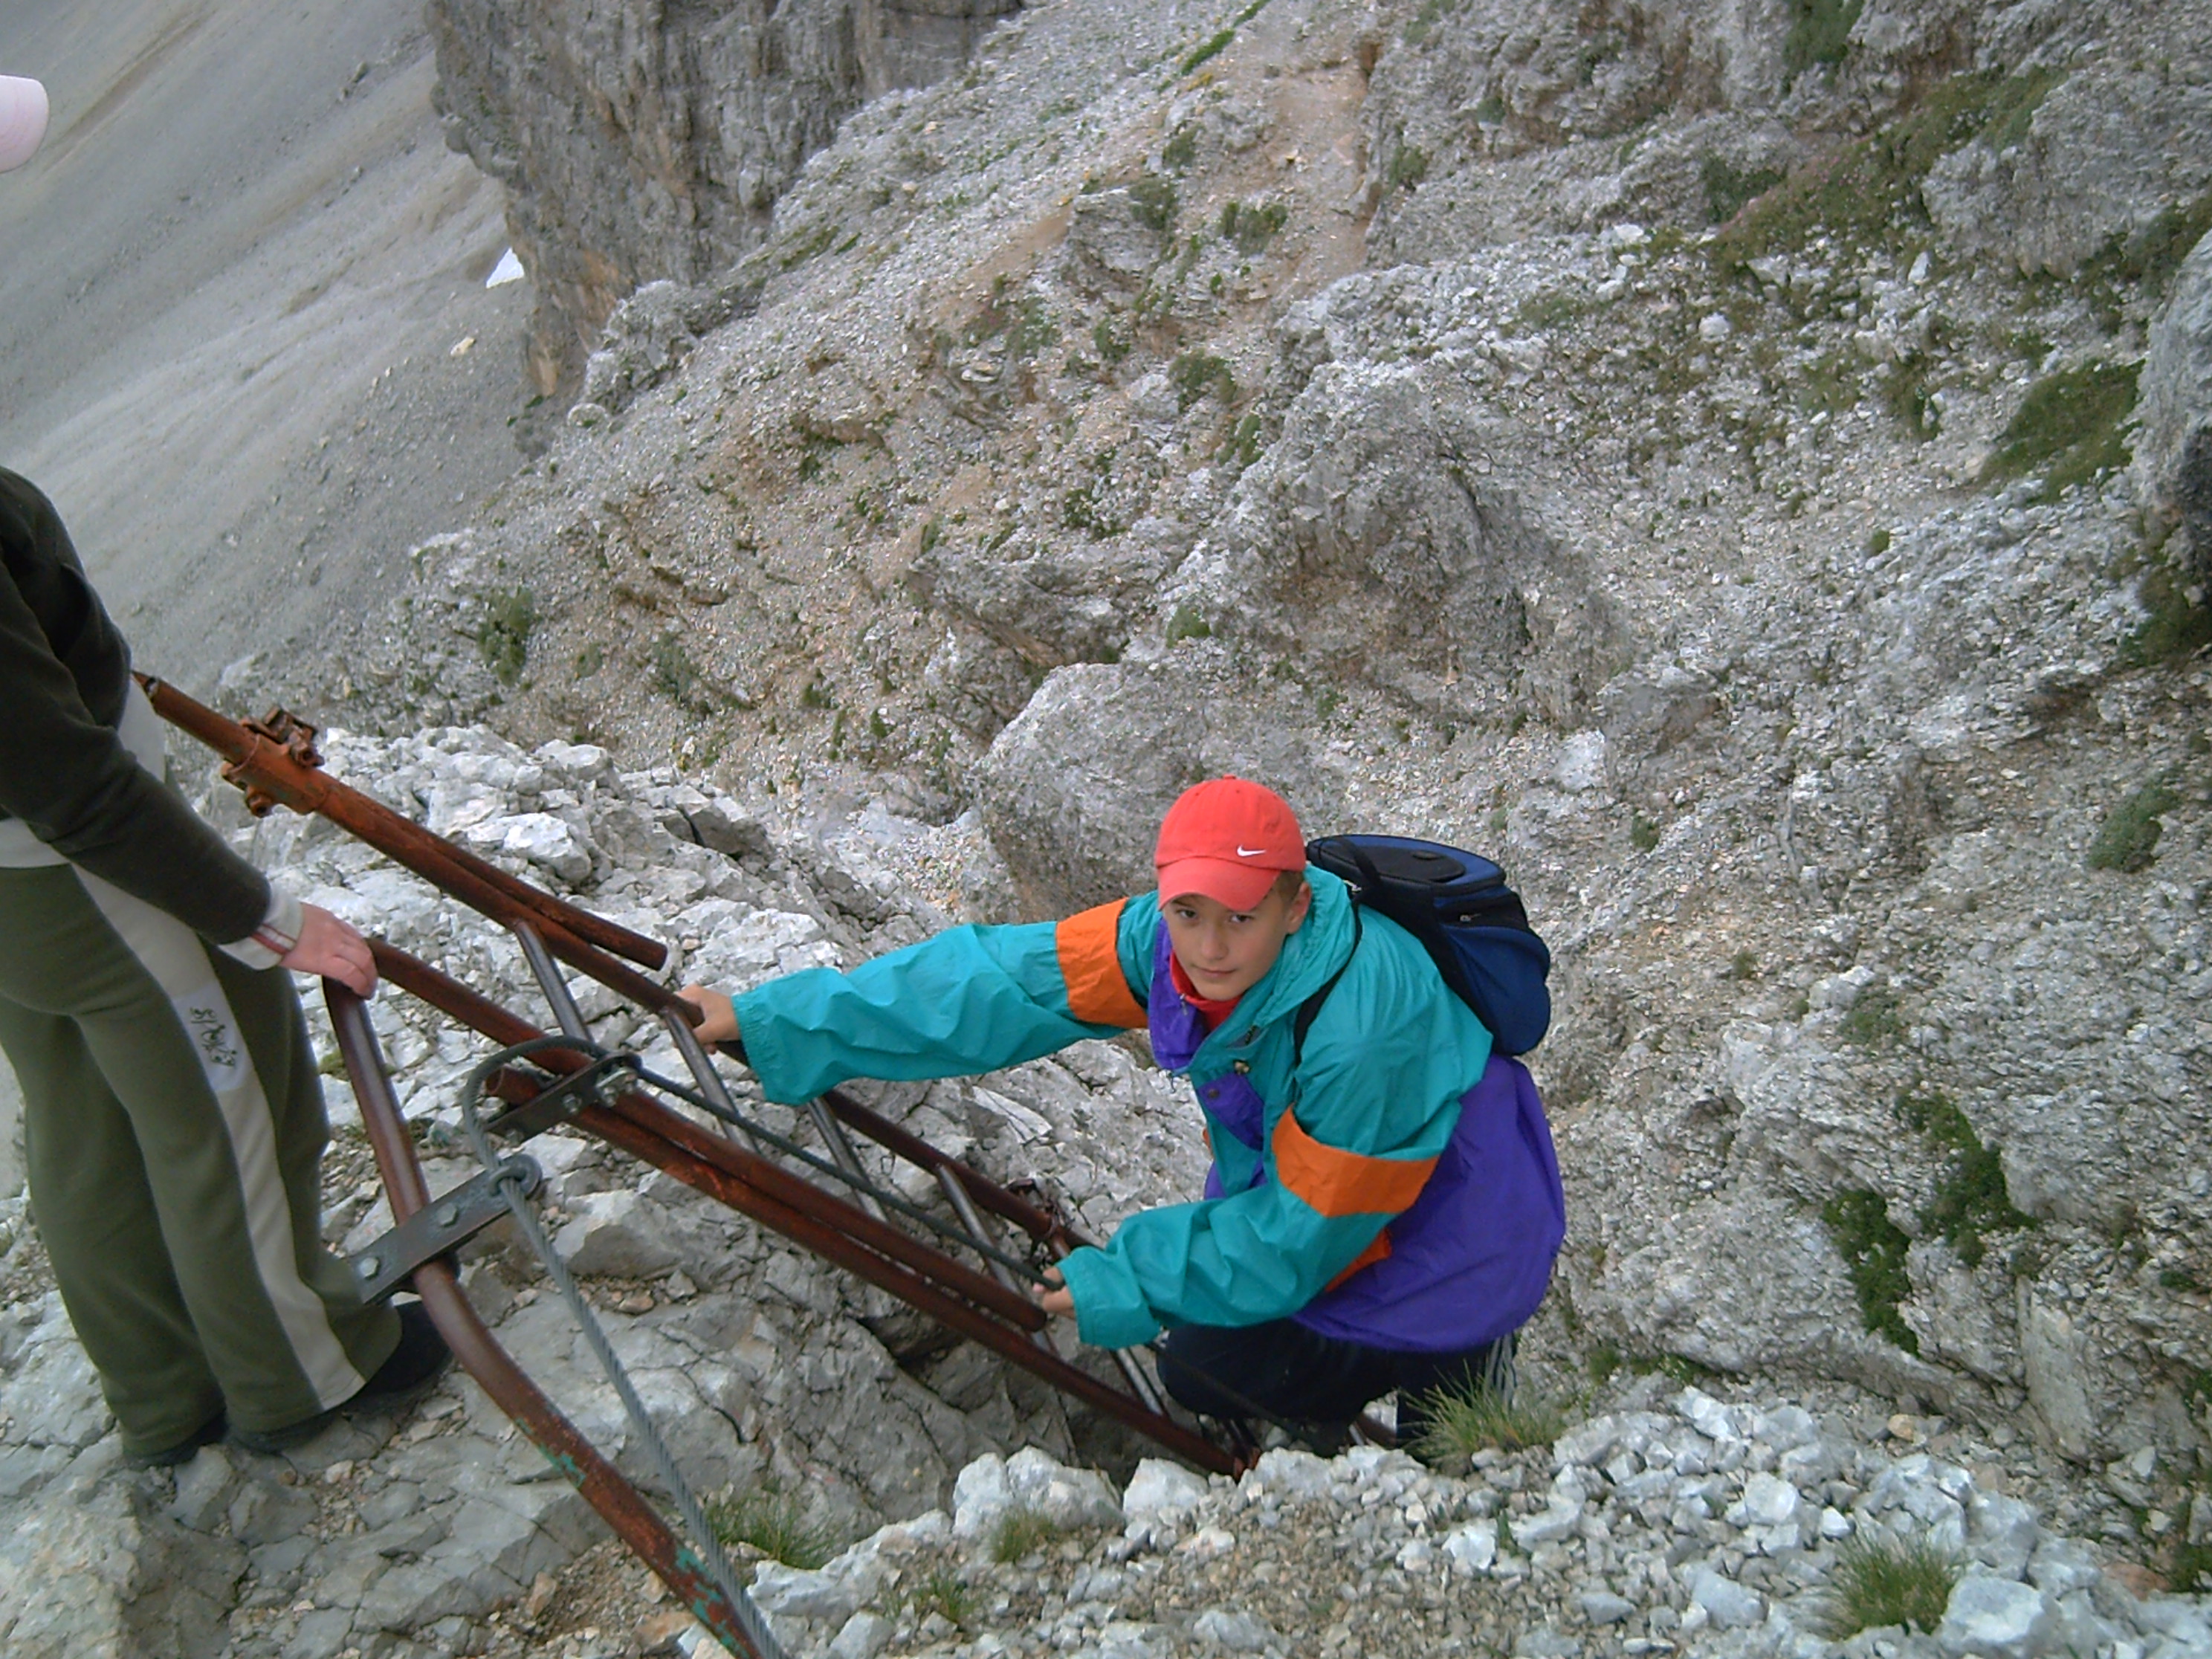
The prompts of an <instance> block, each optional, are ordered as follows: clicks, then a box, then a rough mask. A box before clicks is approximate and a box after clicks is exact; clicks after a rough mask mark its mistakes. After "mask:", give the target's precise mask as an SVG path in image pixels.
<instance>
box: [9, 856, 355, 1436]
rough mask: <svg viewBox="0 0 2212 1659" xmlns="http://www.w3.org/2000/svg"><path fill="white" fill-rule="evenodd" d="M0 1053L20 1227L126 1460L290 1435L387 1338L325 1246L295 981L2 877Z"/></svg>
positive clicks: (50, 879)
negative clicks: (272, 1433)
mask: <svg viewBox="0 0 2212 1659" xmlns="http://www.w3.org/2000/svg"><path fill="white" fill-rule="evenodd" d="M0 1049H4V1050H5V1051H6V1054H7V1056H8V1060H9V1063H10V1064H11V1065H12V1066H14V1068H15V1077H16V1081H17V1083H18V1084H19V1085H20V1086H21V1091H22V1096H23V1133H24V1152H25V1156H26V1163H27V1170H28V1174H29V1177H30V1188H31V1212H32V1216H33V1219H34V1220H35V1222H36V1223H37V1225H38V1229H39V1236H40V1239H41V1240H42V1241H43V1242H44V1243H45V1245H46V1253H47V1255H48V1256H49V1257H50V1259H51V1260H52V1263H53V1269H54V1279H55V1281H56V1283H57V1284H58V1285H59V1287H60V1290H61V1295H62V1302H63V1305H64V1307H65V1308H67V1310H69V1316H70V1323H71V1324H72V1325H73V1326H74V1327H75V1328H76V1334H77V1336H78V1339H79V1340H81V1341H82V1342H83V1344H84V1346H85V1351H86V1352H87V1353H88V1354H89V1355H90V1356H91V1358H92V1362H93V1364H94V1366H96V1367H97V1368H98V1369H99V1371H100V1383H101V1387H102V1389H104V1390H105V1392H106V1397H107V1403H108V1406H109V1407H110V1409H112V1411H113V1412H114V1413H115V1417H116V1420H117V1422H118V1425H119V1426H120V1428H121V1431H122V1436H123V1443H124V1449H125V1450H126V1451H128V1452H139V1453H143V1452H148V1451H156V1450H160V1449H163V1448H165V1447H168V1446H173V1445H176V1444H178V1443H181V1442H182V1441H184V1440H185V1438H186V1437H189V1436H190V1435H191V1434H192V1433H194V1432H195V1431H197V1430H198V1429H199V1428H200V1427H201V1425H204V1424H205V1423H207V1422H208V1421H209V1420H210V1419H212V1418H213V1417H214V1415H215V1414H216V1412H217V1411H219V1410H222V1411H227V1412H228V1415H229V1419H230V1421H231V1423H232V1424H233V1425H235V1426H238V1427H241V1428H247V1429H258V1430H270V1429H278V1428H283V1427H286V1426H288V1425H291V1424H294V1423H297V1422H300V1421H301V1420H302V1419H306V1418H308V1417H312V1416H313V1415H314V1414H315V1413H318V1412H319V1411H322V1410H324V1409H325V1408H326V1407H331V1406H335V1405H337V1404H338V1403H339V1402H340V1401H343V1400H345V1399H347V1398H348V1397H349V1396H350V1395H354V1394H355V1393H356V1392H358V1391H359V1389H361V1386H362V1383H363V1382H364V1381H365V1380H366V1379H367V1378H368V1376H369V1375H370V1374H371V1373H373V1372H374V1370H375V1369H376V1367H377V1366H379V1365H380V1364H383V1362H384V1360H385V1359H386V1358H387V1357H389V1355H390V1354H391V1352H392V1349H393V1347H394V1346H396V1345H397V1344H398V1321H397V1319H396V1318H395V1316H393V1314H392V1311H391V1310H390V1309H388V1308H384V1307H377V1308H368V1309H364V1308H362V1307H360V1306H358V1305H356V1304H355V1303H354V1301H353V1299H352V1297H351V1294H350V1291H349V1285H348V1282H347V1275H346V1273H345V1270H344V1268H343V1265H342V1264H341V1263H340V1262H339V1261H337V1259H336V1258H335V1257H334V1256H332V1255H331V1254H330V1252H329V1251H327V1250H326V1249H324V1247H323V1243H322V1235H321V1210H322V1204H321V1194H320V1190H319V1183H318V1166H319V1164H320V1162H321V1158H322V1154H323V1149H324V1147H325V1145H326V1144H327V1143H328V1140H329V1134H330V1129H329V1123H328V1121H327V1120H326V1119H325V1116H324V1113H323V1100H322V1089H321V1084H320V1079H319V1078H318V1077H317V1075H316V1073H315V1062H314V1054H313V1048H312V1046H311V1045H310V1042H309V1041H308V1037H307V1026H306V1024H305V1022H304V1020H303V1019H302V1018H301V1011H300V1001H299V996H298V994H297V993H296V992H295V990H294V989H293V987H292V980H291V975H289V974H288V973H287V972H285V971H284V970H283V969H266V970H264V971H259V972H257V971H255V970H254V969H249V968H246V967H245V966H244V965H243V964H241V963H238V962H236V961H234V960H233V959H232V958H231V957H228V956H227V955H225V954H224V953H223V952H222V951H219V950H216V948H215V947H214V946H213V945H210V944H208V943H207V942H206V941H204V940H203V939H200V938H199V937H198V936H197V935H196V934H194V933H191V931H190V930H188V929H187V928H185V927H184V925H183V924H182V923H180V922H179V921H176V920H175V919H174V918H173V917H171V916H169V915H167V914H166V913H164V912H162V911H160V910H157V909H155V908H154V907H152V906H151V905H149V904H147V903H144V902H142V901H140V900H138V899H136V898H133V897H131V896H130V895H129V894H127V893H125V892H123V891H121V890H119V889H117V888H115V887H112V886H111V885H109V884H107V883H106V882H104V881H101V880H100V878H98V877H96V876H94V875H91V874H89V873H88V872H83V871H81V870H78V869H77V868H76V867H75V866H71V865H65V864H64V865H47V866H39V867H37V868H33V869H0Z"/></svg>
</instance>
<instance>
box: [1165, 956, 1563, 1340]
mask: <svg viewBox="0 0 2212 1659" xmlns="http://www.w3.org/2000/svg"><path fill="white" fill-rule="evenodd" d="M1169 961H1170V948H1169V941H1168V936H1167V930H1166V929H1165V928H1163V929H1161V931H1160V938H1159V944H1158V949H1157V951H1155V953H1154V957H1153V964H1152V987H1151V992H1152V995H1151V1000H1150V1006H1149V1008H1148V1011H1147V1012H1149V1014H1150V1016H1151V1030H1152V1054H1153V1056H1154V1057H1155V1058H1156V1059H1157V1060H1158V1061H1159V1063H1160V1064H1161V1065H1162V1066H1164V1067H1166V1068H1167V1069H1168V1070H1170V1071H1172V1072H1181V1071H1184V1070H1186V1069H1187V1068H1188V1066H1189V1065H1190V1062H1191V1060H1192V1058H1193V1057H1194V1055H1195V1054H1197V1053H1198V1049H1199V1045H1200V1044H1201V1043H1202V1042H1205V1041H1206V1036H1207V1031H1206V1022H1205V1021H1204V1020H1202V1019H1200V1018H1199V1014H1198V1011H1197V1010H1196V1009H1194V1008H1193V1007H1192V1006H1190V1004H1189V1003H1188V1002H1187V1001H1185V1000H1183V997H1182V993H1181V992H1179V991H1177V990H1176V987H1175V981H1174V979H1173V977H1172V976H1171V975H1170V971H1169V965H1168V964H1169ZM1194 1087H1195V1088H1196V1090H1197V1091H1198V1094H1199V1097H1200V1100H1202V1101H1203V1102H1204V1103H1205V1105H1206V1109H1207V1110H1208V1111H1209V1112H1211V1113H1212V1115H1213V1118H1214V1121H1216V1122H1218V1123H1219V1124H1220V1125H1221V1127H1223V1128H1224V1129H1225V1130H1226V1131H1228V1133H1230V1134H1231V1135H1233V1136H1235V1137H1236V1138H1237V1139H1238V1140H1239V1141H1241V1142H1243V1144H1244V1145H1245V1146H1249V1147H1251V1148H1252V1149H1253V1150H1254V1151H1255V1152H1260V1151H1261V1150H1262V1148H1263V1146H1264V1143H1265V1141H1266V1138H1267V1103H1266V1102H1265V1101H1263V1100H1262V1099H1261V1097H1260V1093H1259V1091H1258V1090H1256V1089H1255V1088H1254V1087H1253V1086H1252V1083H1251V1079H1249V1078H1247V1077H1245V1076H1243V1074H1242V1073H1234V1072H1232V1073H1226V1074H1225V1075H1223V1076H1221V1077H1218V1078H1215V1079H1212V1080H1211V1081H1209V1082H1206V1083H1202V1084H1194ZM1266 1179H1267V1164H1266V1162H1265V1160H1264V1158H1263V1159H1262V1160H1261V1162H1260V1163H1259V1164H1257V1165H1256V1166H1255V1169H1254V1171H1253V1175H1252V1180H1251V1183H1250V1184H1251V1185H1252V1186H1255V1187H1256V1186H1258V1185H1259V1184H1260V1183H1261V1182H1263V1181H1265V1180H1266ZM1225 1195H1226V1194H1225V1188H1224V1186H1223V1184H1222V1181H1221V1175H1220V1170H1219V1167H1218V1165H1209V1166H1208V1168H1207V1170H1206V1188H1205V1196H1206V1197H1207V1198H1209V1199H1214V1198H1221V1197H1224V1196H1225ZM1566 1225H1567V1216H1566V1196H1565V1192H1564V1191H1563V1189H1562V1188H1561V1187H1560V1184H1559V1158H1558V1155H1557V1153H1556V1152H1554V1151H1553V1146H1552V1132H1551V1128H1550V1126H1549V1125H1548V1124H1547V1122H1546V1121H1545V1119H1544V1108H1543V1103H1542V1102H1541V1100H1540V1099H1539V1098H1538V1097H1537V1094H1536V1085H1535V1082H1534V1079H1532V1078H1530V1077H1529V1075H1528V1067H1527V1066H1523V1065H1522V1064H1521V1062H1520V1061H1518V1060H1512V1059H1509V1058H1507V1057H1506V1056H1504V1055H1503V1054H1492V1056H1491V1059H1490V1063H1489V1065H1488V1066H1486V1067H1485V1068H1484V1071H1483V1074H1482V1077H1481V1079H1480V1081H1479V1082H1477V1083H1476V1085H1474V1088H1472V1089H1470V1090H1468V1092H1467V1093H1466V1095H1465V1096H1463V1097H1462V1103H1461V1108H1460V1117H1459V1123H1458V1125H1457V1126H1456V1127H1455V1128H1454V1130H1453V1131H1452V1135H1451V1139H1449V1141H1447V1142H1446V1143H1445V1145H1444V1150H1443V1155H1442V1156H1441V1157H1440V1158H1438V1159H1437V1167H1436V1169H1435V1170H1434V1171H1433V1172H1432V1173H1431V1175H1430V1176H1429V1179H1428V1181H1427V1182H1425V1184H1424V1185H1423V1187H1422V1188H1421V1194H1420V1196H1419V1198H1417V1199H1415V1200H1413V1205H1412V1206H1411V1207H1410V1208H1408V1209H1407V1210H1406V1211H1404V1212H1402V1213H1401V1214H1400V1215H1399V1216H1398V1217H1397V1218H1395V1219H1394V1220H1393V1221H1392V1222H1391V1223H1390V1224H1389V1238H1390V1254H1389V1256H1387V1257H1386V1258H1384V1259H1383V1261H1378V1262H1376V1263H1375V1264H1374V1265H1373V1266H1372V1267H1364V1268H1362V1269H1361V1270H1360V1271H1359V1272H1358V1273H1354V1274H1353V1275H1352V1277H1351V1278H1349V1279H1346V1280H1345V1281H1344V1283H1343V1284H1341V1285H1338V1286H1337V1287H1336V1288H1335V1289H1334V1290H1333V1291H1323V1292H1322V1294H1321V1295H1320V1296H1318V1297H1315V1298H1314V1300H1313V1301H1311V1302H1310V1303H1308V1304H1306V1305H1305V1307H1304V1308H1303V1309H1301V1310H1299V1311H1298V1312H1297V1313H1296V1314H1294V1315H1292V1316H1291V1317H1292V1318H1294V1319H1296V1320H1297V1322H1298V1323H1300V1324H1301V1325H1304V1326H1305V1327H1306V1328H1309V1329H1310V1330H1313V1331H1316V1332H1318V1333H1319V1334H1322V1335H1323V1336H1329V1337H1335V1338H1338V1339H1340V1340H1344V1341H1348V1342H1358V1343H1362V1344H1364V1345H1366V1346H1370V1347H1378V1348H1390V1349H1396V1350H1401V1351H1411V1352H1425V1353H1456V1352H1462V1351H1464V1350H1468V1349H1472V1348H1477V1347H1480V1346H1482V1345H1483V1344H1485V1343H1486V1342H1490V1341H1493V1340H1496V1339H1497V1338H1498V1337H1501V1336H1504V1335H1506V1334H1508V1333H1510V1332H1512V1331H1516V1330H1518V1329H1519V1328H1521V1327H1522V1325H1523V1324H1525V1323H1526V1322H1528V1318H1529V1316H1531V1315H1533V1314H1534V1312H1535V1311H1536V1306H1537V1304H1539V1303H1541V1301H1542V1300H1543V1299H1544V1291H1545V1290H1546V1288H1547V1286H1548V1285H1549V1284H1550V1282H1551V1276H1552V1262H1553V1258H1554V1257H1555V1256H1556V1255H1558V1254H1559V1245H1560V1243H1561V1242H1562V1241H1563V1240H1564V1239H1565V1237H1566Z"/></svg>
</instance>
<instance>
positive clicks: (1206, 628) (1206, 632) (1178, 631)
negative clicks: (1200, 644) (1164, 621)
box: [1168, 605, 1213, 645]
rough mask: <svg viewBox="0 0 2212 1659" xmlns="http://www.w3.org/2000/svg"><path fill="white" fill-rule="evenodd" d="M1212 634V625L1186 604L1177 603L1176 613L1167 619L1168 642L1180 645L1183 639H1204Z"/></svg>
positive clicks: (1209, 637)
mask: <svg viewBox="0 0 2212 1659" xmlns="http://www.w3.org/2000/svg"><path fill="white" fill-rule="evenodd" d="M1212 636H1213V626H1212V623H1208V622H1207V621H1206V618H1205V617H1201V616H1200V615H1199V614H1198V612H1197V611H1194V610H1193V609H1192V608H1191V607H1190V606H1188V605H1177V606H1176V613H1175V615H1174V616H1172V617H1170V618H1169V619H1168V643H1169V644H1170V645H1181V644H1182V642H1183V641H1185V640H1204V639H1211V638H1212Z"/></svg>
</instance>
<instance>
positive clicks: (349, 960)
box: [278, 904, 376, 997]
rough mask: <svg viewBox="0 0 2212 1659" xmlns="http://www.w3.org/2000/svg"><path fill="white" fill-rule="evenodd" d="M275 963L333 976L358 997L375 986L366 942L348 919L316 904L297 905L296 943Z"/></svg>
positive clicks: (373, 963)
mask: <svg viewBox="0 0 2212 1659" xmlns="http://www.w3.org/2000/svg"><path fill="white" fill-rule="evenodd" d="M278 965H279V966H281V967H285V968H289V969H291V970H292V971H293V972H294V973H295V974H314V975H319V976H320V977H322V978H324V979H334V980H336V981H337V982H338V983H339V984H341V985H343V986H344V987H346V989H348V990H349V991H351V992H353V993H354V994H356V995H358V996H364V997H365V996H367V995H368V994H369V993H370V992H372V991H374V990H375V989H376V958H375V957H373V956H371V955H370V954H369V953H368V940H367V939H363V938H362V936H361V934H360V933H359V932H358V931H357V930H356V928H355V927H354V926H353V924H352V923H351V922H348V921H340V920H339V919H338V918H337V917H336V916H334V915H331V913H330V912H329V911H327V910H325V909H324V908H322V906H320V905H319V904H303V905H301V907H300V942H299V943H298V944H296V945H294V946H293V947H292V948H291V949H290V950H289V951H287V952H285V954H284V955H283V957H282V958H281V959H280V961H279V963H278Z"/></svg>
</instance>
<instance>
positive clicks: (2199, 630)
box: [2120, 560, 2212, 668]
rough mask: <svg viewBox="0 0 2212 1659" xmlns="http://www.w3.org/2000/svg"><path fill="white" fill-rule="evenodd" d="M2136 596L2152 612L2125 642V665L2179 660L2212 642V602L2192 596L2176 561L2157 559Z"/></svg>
mask: <svg viewBox="0 0 2212 1659" xmlns="http://www.w3.org/2000/svg"><path fill="white" fill-rule="evenodd" d="M2136 598H2137V599H2139V600H2141V601H2142V606H2143V609H2144V610H2146V611H2148V612H2150V615H2149V616H2148V617H2147V618H2146V619H2145V620H2144V622H2143V625H2142V627H2140V628H2138V629H2136V631H2135V632H2134V633H2132V634H2130V635H2128V637H2127V638H2126V640H2124V641H2122V643H2121V647H2120V664H2121V666H2123V667H2124V668H2148V667H2150V666H2151V665H2154V664H2156V663H2162V662H2176V661H2179V659H2182V658H2184V657H2191V656H2194V655H2196V654H2197V652H2199V651H2201V650H2203V648H2204V647H2206V646H2207V645H2212V605H2206V604H2205V603H2203V601H2202V600H2199V599H2191V598H2190V597H2189V588H2188V586H2187V584H2186V583H2185V582H2184V581H2183V580H2182V579H2181V578H2180V577H2179V575H2178V574H2175V572H2174V569H2173V567H2172V564H2170V563H2168V562H2166V561H2164V560H2160V561H2158V562H2154V564H2153V565H2152V566H2151V567H2150V568H2149V569H2148V570H2147V571H2145V572H2144V573H2143V578H2142V582H2141V584H2140V585H2139V586H2137V587H2136Z"/></svg>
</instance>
